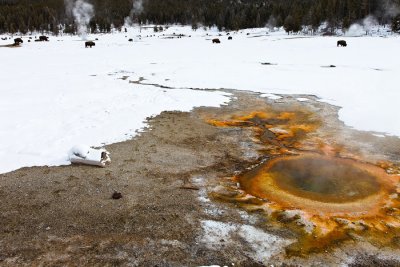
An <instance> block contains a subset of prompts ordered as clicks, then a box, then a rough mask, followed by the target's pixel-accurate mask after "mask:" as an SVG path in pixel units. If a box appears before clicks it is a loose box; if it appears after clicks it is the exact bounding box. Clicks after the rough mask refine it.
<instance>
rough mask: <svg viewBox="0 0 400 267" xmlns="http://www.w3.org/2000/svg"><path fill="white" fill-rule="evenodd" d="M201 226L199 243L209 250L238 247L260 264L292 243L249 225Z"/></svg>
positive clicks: (208, 222) (217, 223)
mask: <svg viewBox="0 0 400 267" xmlns="http://www.w3.org/2000/svg"><path fill="white" fill-rule="evenodd" d="M201 226H202V229H203V233H202V236H201V238H200V242H203V243H205V244H206V245H207V246H208V247H209V248H211V249H219V248H220V247H221V246H222V245H224V246H225V247H226V246H236V247H240V249H241V250H242V251H243V252H244V253H245V254H247V255H248V256H249V257H251V258H252V259H253V260H255V261H257V262H260V263H266V262H267V261H268V259H270V258H271V257H272V256H274V255H276V254H279V253H281V252H282V249H283V248H284V247H285V246H288V245H289V244H291V243H293V242H294V241H293V240H289V239H284V238H281V237H279V236H276V235H272V234H269V233H266V232H265V231H263V230H261V229H259V228H256V227H254V226H251V225H239V224H233V223H224V222H220V221H212V220H204V221H202V222H201ZM238 237H240V238H241V239H242V240H240V239H238ZM243 241H244V243H245V244H247V246H248V247H247V248H246V246H245V245H243Z"/></svg>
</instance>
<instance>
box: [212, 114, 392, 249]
mask: <svg viewBox="0 0 400 267" xmlns="http://www.w3.org/2000/svg"><path fill="white" fill-rule="evenodd" d="M207 122H208V123H210V124H212V125H214V126H217V127H241V128H247V129H250V130H251V131H253V133H254V137H255V139H256V142H258V143H261V144H263V145H264V147H265V148H264V149H262V152H263V153H265V155H266V156H267V158H269V159H268V160H267V161H265V162H264V163H260V164H259V165H258V166H257V167H255V168H253V169H251V170H249V171H246V172H244V173H242V174H240V175H238V176H235V177H233V181H237V182H238V183H239V184H240V188H238V189H237V192H238V193H237V194H236V195H235V194H233V197H232V196H221V195H218V196H216V197H218V198H219V199H223V200H226V201H233V202H237V203H239V204H240V205H242V206H243V207H245V208H248V209H249V210H265V211H266V214H267V216H270V217H271V218H272V219H274V218H275V219H276V221H277V223H278V224H279V223H282V224H284V225H285V226H287V227H289V228H291V229H293V230H294V231H295V232H298V242H297V243H296V244H294V245H292V246H291V247H290V248H289V249H288V252H290V253H289V254H298V253H300V254H304V253H309V252H312V251H315V250H316V249H317V250H318V249H326V248H327V247H329V246H332V245H333V244H337V243H338V242H339V241H343V240H348V239H351V237H350V236H351V233H357V235H360V236H363V237H364V239H365V240H369V241H371V242H375V243H378V244H386V245H387V244H390V242H391V241H390V240H392V239H393V238H396V237H397V236H400V198H399V194H400V186H399V182H400V179H399V176H396V175H389V174H388V173H389V172H388V170H389V169H390V168H391V164H390V163H386V162H385V163H384V164H383V163H382V162H381V163H377V164H375V165H374V164H370V163H367V162H363V161H362V155H356V154H352V153H349V152H348V151H346V146H345V144H336V145H328V144H326V143H325V142H324V139H323V137H320V136H319V135H318V129H319V128H320V126H321V125H322V119H321V118H319V117H318V116H317V115H316V114H313V113H312V112H310V111H309V110H306V109H299V108H298V109H295V110H290V111H278V110H274V109H273V108H270V109H267V110H264V111H254V112H250V113H249V114H244V115H234V116H231V117H228V118H227V119H224V120H217V119H207ZM341 155H352V157H351V158H342V157H341ZM385 166H386V167H385ZM231 189H232V188H231ZM232 190H235V189H232ZM240 192H243V193H240ZM250 196H251V197H250ZM290 212H296V213H297V214H299V215H296V216H292V217H291V216H288V215H287V214H290ZM285 214H286V215H285ZM282 218H283V219H282ZM294 221H295V222H296V223H293V222H294ZM293 251H294V252H293Z"/></svg>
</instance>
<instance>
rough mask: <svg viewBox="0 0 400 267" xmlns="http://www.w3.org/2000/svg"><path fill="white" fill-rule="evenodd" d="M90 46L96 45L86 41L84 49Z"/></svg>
mask: <svg viewBox="0 0 400 267" xmlns="http://www.w3.org/2000/svg"><path fill="white" fill-rule="evenodd" d="M92 46H96V44H95V43H94V42H93V41H87V42H85V48H88V47H90V48H92Z"/></svg>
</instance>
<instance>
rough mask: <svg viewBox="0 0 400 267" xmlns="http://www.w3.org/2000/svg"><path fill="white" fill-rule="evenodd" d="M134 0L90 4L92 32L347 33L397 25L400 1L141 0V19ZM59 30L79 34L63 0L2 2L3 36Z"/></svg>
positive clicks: (92, 0) (99, 0) (0, 27)
mask: <svg viewBox="0 0 400 267" xmlns="http://www.w3.org/2000/svg"><path fill="white" fill-rule="evenodd" d="M132 1H133V0H88V2H89V3H91V4H93V5H94V9H95V16H94V17H93V18H92V20H91V21H90V24H89V29H90V31H91V32H109V31H110V30H111V29H112V28H113V27H114V28H117V29H120V28H121V27H122V26H123V25H124V23H125V19H126V17H130V19H131V21H134V22H140V23H154V24H169V23H181V24H191V25H192V27H193V28H197V27H199V26H200V25H203V26H213V25H216V26H217V27H218V28H219V29H227V30H237V29H241V28H251V27H262V26H265V25H270V26H276V27H280V26H284V27H285V29H286V30H287V31H293V32H296V31H299V30H300V29H301V26H302V25H310V26H311V27H313V28H317V27H318V26H319V25H320V24H321V23H322V22H327V23H328V26H329V27H328V29H332V30H333V29H335V28H344V29H346V28H348V27H349V26H350V25H351V24H352V23H355V22H358V21H360V20H362V19H363V18H365V17H366V16H368V15H373V16H374V17H375V18H376V19H377V20H378V22H379V23H381V24H386V23H397V24H396V25H398V21H399V16H398V13H399V12H398V11H399V10H398V7H399V6H400V0H143V11H142V12H141V13H140V14H136V15H134V14H135V13H134V12H131V9H132V6H133V3H132ZM29 31H42V32H43V31H48V32H53V33H55V34H57V33H59V32H60V31H63V32H67V33H75V32H76V25H75V23H74V19H73V17H72V14H68V12H67V11H66V8H65V5H64V0H0V32H2V33H4V32H9V33H15V32H22V33H26V32H29Z"/></svg>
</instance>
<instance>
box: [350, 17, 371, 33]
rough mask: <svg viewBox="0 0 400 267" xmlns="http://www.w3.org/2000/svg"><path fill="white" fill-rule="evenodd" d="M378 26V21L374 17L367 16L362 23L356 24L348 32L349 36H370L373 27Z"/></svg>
mask: <svg viewBox="0 0 400 267" xmlns="http://www.w3.org/2000/svg"><path fill="white" fill-rule="evenodd" d="M376 25H378V21H377V20H376V18H375V17H374V16H371V15H370V16H367V17H366V18H365V19H363V21H362V22H361V23H354V24H352V25H351V26H350V28H349V29H348V30H347V32H346V35H347V36H361V35H368V34H369V32H370V31H371V30H372V28H373V26H376Z"/></svg>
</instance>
